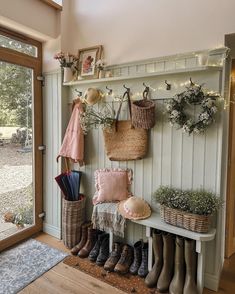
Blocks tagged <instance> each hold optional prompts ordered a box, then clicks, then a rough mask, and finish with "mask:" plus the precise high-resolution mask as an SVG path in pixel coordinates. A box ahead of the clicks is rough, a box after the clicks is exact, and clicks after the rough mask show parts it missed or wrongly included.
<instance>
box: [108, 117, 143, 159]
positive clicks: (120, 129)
mask: <svg viewBox="0 0 235 294" xmlns="http://www.w3.org/2000/svg"><path fill="white" fill-rule="evenodd" d="M103 134H104V142H105V149H106V154H107V156H108V158H109V159H110V160H113V161H126V160H137V159H142V158H143V157H144V156H145V155H146V153H147V147H148V136H147V131H146V130H143V129H136V128H133V127H132V125H131V121H130V120H122V121H117V122H115V123H114V124H113V126H112V128H111V129H109V130H104V131H103Z"/></svg>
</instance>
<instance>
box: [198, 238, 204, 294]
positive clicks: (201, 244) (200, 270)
mask: <svg viewBox="0 0 235 294" xmlns="http://www.w3.org/2000/svg"><path fill="white" fill-rule="evenodd" d="M205 251H206V246H205V242H201V241H196V252H197V253H198V258H197V288H198V293H200V294H202V292H203V288H204V273H205Z"/></svg>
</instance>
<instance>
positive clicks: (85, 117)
mask: <svg viewBox="0 0 235 294" xmlns="http://www.w3.org/2000/svg"><path fill="white" fill-rule="evenodd" d="M114 116H115V113H114V110H112V108H111V106H110V105H109V104H108V103H106V104H105V105H103V106H102V108H101V109H100V110H98V109H95V107H94V106H88V105H87V106H85V110H84V112H83V113H81V114H80V122H81V128H82V130H83V133H84V134H87V133H88V131H89V130H92V129H96V128H98V127H99V126H101V127H102V129H109V128H111V126H112V124H113V122H114Z"/></svg>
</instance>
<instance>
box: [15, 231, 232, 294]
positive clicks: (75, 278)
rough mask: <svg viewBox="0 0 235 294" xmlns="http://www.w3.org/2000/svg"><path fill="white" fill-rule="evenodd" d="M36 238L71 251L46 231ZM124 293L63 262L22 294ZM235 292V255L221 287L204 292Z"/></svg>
mask: <svg viewBox="0 0 235 294" xmlns="http://www.w3.org/2000/svg"><path fill="white" fill-rule="evenodd" d="M35 239H37V240H39V241H41V242H44V243H47V244H48V245H50V246H52V247H55V248H57V249H60V250H63V251H66V252H69V250H68V249H66V248H65V246H64V245H63V243H62V242H61V241H60V240H58V239H56V238H53V237H51V236H49V235H47V234H45V233H42V234H40V235H39V236H37V237H36V238H35ZM39 293H40V294H41V293H42V294H50V293H53V294H66V293H70V294H75V293H77V294H91V293H92V294H106V293H108V294H124V292H122V291H120V290H118V289H116V288H114V287H111V286H110V285H108V284H106V283H103V282H101V281H100V280H98V279H95V278H93V277H91V276H89V275H87V274H85V273H83V272H80V271H78V270H77V269H73V268H72V267H69V266H67V265H65V264H63V263H62V262H61V263H59V264H58V265H56V266H55V267H54V268H52V269H51V270H49V271H48V272H46V273H45V274H44V275H42V276H41V277H40V278H38V279H37V280H36V281H34V282H33V283H31V284H30V285H29V286H27V287H26V288H24V290H22V291H21V292H20V294H39ZM212 293H214V294H215V293H219V294H225V293H226V294H235V256H233V257H232V258H230V259H229V260H226V261H225V264H224V269H223V273H222V277H221V283H220V289H219V291H218V292H214V291H211V290H208V289H205V290H204V292H203V294H212Z"/></svg>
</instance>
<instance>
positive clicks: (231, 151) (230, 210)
mask: <svg viewBox="0 0 235 294" xmlns="http://www.w3.org/2000/svg"><path fill="white" fill-rule="evenodd" d="M232 79H234V80H235V59H232V60H231V79H230V102H235V99H233V96H234V95H235V81H234V82H233V81H232ZM234 120H235V104H234V103H230V108H229V140H228V170H227V196H226V227H225V232H226V233H225V257H226V258H228V257H230V256H231V255H232V254H234V253H235V237H234V229H235V224H234V215H235V199H234V198H235V195H233V193H232V191H231V185H232V182H233V181H234V175H235V162H234V158H235V145H234V144H233V143H234V141H235V127H233V125H234V123H233V121H234Z"/></svg>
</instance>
